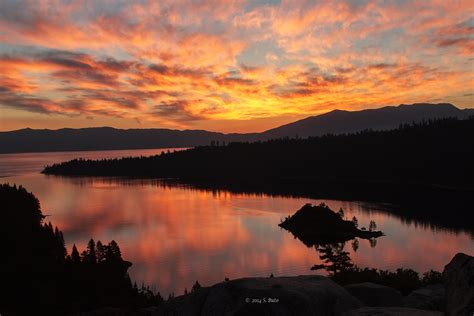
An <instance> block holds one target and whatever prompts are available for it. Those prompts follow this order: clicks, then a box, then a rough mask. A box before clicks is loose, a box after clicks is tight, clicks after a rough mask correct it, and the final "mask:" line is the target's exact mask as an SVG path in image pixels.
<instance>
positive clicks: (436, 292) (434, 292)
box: [403, 284, 446, 311]
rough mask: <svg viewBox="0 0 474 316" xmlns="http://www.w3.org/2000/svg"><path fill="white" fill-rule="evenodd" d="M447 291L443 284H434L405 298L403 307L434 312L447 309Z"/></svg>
mask: <svg viewBox="0 0 474 316" xmlns="http://www.w3.org/2000/svg"><path fill="white" fill-rule="evenodd" d="M445 296H446V290H445V288H444V285H443V284H433V285H428V286H426V287H422V288H420V289H417V290H414V291H413V292H411V293H410V294H408V295H407V296H406V297H404V298H403V306H405V307H410V308H418V309H425V310H433V311H444V310H445V309H446V299H445Z"/></svg>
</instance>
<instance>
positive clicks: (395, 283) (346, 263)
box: [311, 239, 443, 295]
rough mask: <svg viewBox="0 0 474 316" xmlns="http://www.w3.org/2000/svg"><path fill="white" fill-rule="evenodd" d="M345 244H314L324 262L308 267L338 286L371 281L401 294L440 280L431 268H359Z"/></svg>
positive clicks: (437, 273) (441, 281)
mask: <svg viewBox="0 0 474 316" xmlns="http://www.w3.org/2000/svg"><path fill="white" fill-rule="evenodd" d="M355 240H357V239H355ZM345 244H346V243H345V242H340V243H330V244H321V245H315V246H314V248H315V249H316V251H317V252H318V254H319V258H320V259H321V261H322V262H323V263H322V264H317V265H314V266H313V267H312V268H311V270H319V269H324V270H326V271H327V272H328V277H330V278H331V279H332V280H333V281H334V282H336V283H338V284H340V285H348V284H355V283H363V282H372V283H376V284H381V285H385V286H389V287H392V288H394V289H397V290H399V291H400V292H401V293H402V294H403V295H407V294H409V293H410V292H411V291H413V290H415V289H418V288H420V287H424V286H427V285H433V284H440V283H443V278H442V274H441V273H440V272H438V271H433V270H430V271H428V272H425V273H423V275H420V274H419V273H418V272H416V271H415V270H413V269H410V268H398V269H396V270H395V271H389V270H379V269H375V268H368V267H365V268H360V267H358V266H357V265H355V264H354V263H353V262H352V260H351V258H350V256H349V252H347V251H345V249H344V247H345ZM354 251H357V249H354Z"/></svg>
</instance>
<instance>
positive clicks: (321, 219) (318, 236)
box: [279, 204, 383, 247]
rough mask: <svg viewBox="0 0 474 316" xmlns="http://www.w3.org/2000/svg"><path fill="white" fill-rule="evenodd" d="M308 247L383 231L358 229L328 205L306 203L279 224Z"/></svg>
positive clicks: (380, 234) (374, 235)
mask: <svg viewBox="0 0 474 316" xmlns="http://www.w3.org/2000/svg"><path fill="white" fill-rule="evenodd" d="M279 226H280V227H282V228H284V229H286V230H288V231H289V232H291V233H292V234H293V235H294V236H295V237H296V238H298V239H299V240H301V241H302V242H303V243H304V244H305V245H307V246H308V247H310V246H313V245H316V244H327V243H334V242H344V241H348V240H351V239H354V238H356V237H358V238H364V239H370V238H377V237H380V236H383V233H382V232H381V231H367V230H362V229H358V228H357V227H356V225H355V224H354V223H353V222H352V221H347V220H344V219H342V218H341V217H340V216H339V215H338V214H337V213H335V212H334V211H332V210H331V209H330V208H329V207H328V206H327V205H325V204H321V205H318V206H313V205H311V204H306V205H304V206H303V207H302V208H301V209H299V210H298V211H296V213H295V214H293V215H292V216H288V217H287V218H285V220H284V221H282V222H281V223H280V224H279Z"/></svg>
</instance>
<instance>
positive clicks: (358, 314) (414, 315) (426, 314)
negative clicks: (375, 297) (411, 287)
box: [344, 307, 444, 316]
mask: <svg viewBox="0 0 474 316" xmlns="http://www.w3.org/2000/svg"><path fill="white" fill-rule="evenodd" d="M443 315H444V313H442V312H436V311H426V310H421V309H415V308H407V307H362V308H357V309H354V310H351V311H348V312H346V313H345V314H344V316H443Z"/></svg>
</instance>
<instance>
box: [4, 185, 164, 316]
mask: <svg viewBox="0 0 474 316" xmlns="http://www.w3.org/2000/svg"><path fill="white" fill-rule="evenodd" d="M0 201H1V203H2V217H3V221H4V222H3V223H4V224H3V225H0V248H1V249H2V252H3V256H2V260H0V279H1V280H2V282H1V284H0V290H1V293H2V299H1V303H0V313H1V314H5V315H10V314H13V315H14V314H24V313H25V312H26V311H28V310H30V309H31V308H32V306H34V310H35V311H36V313H38V314H41V315H43V314H44V315H46V314H48V315H51V314H66V313H74V312H80V311H88V310H93V309H97V308H100V307H120V308H123V309H124V310H128V309H136V308H139V307H144V306H149V305H156V304H159V303H160V302H161V301H162V298H161V296H160V295H159V293H153V292H152V291H151V290H150V289H149V288H145V287H142V288H140V289H139V288H137V287H136V285H135V286H134V285H132V282H131V280H130V277H129V276H128V273H127V270H128V268H129V267H130V266H131V263H130V262H128V261H125V260H123V259H122V255H121V252H120V248H119V246H118V244H117V243H116V242H115V241H111V242H110V243H108V244H102V243H101V242H100V241H97V243H95V242H94V240H92V239H91V240H90V241H89V244H88V246H87V249H85V250H84V251H83V252H82V253H81V254H79V251H78V250H77V248H76V246H75V245H74V246H73V247H72V252H71V254H70V255H69V254H67V250H66V247H65V243H64V237H63V233H62V232H61V231H60V230H59V229H58V228H57V227H56V228H53V226H52V224H51V223H46V222H44V218H45V216H44V215H43V214H42V212H41V208H40V203H39V201H38V199H37V198H36V197H35V196H34V195H33V194H31V193H29V192H27V191H26V190H25V189H24V188H22V187H16V186H10V185H8V184H2V185H0Z"/></svg>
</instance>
